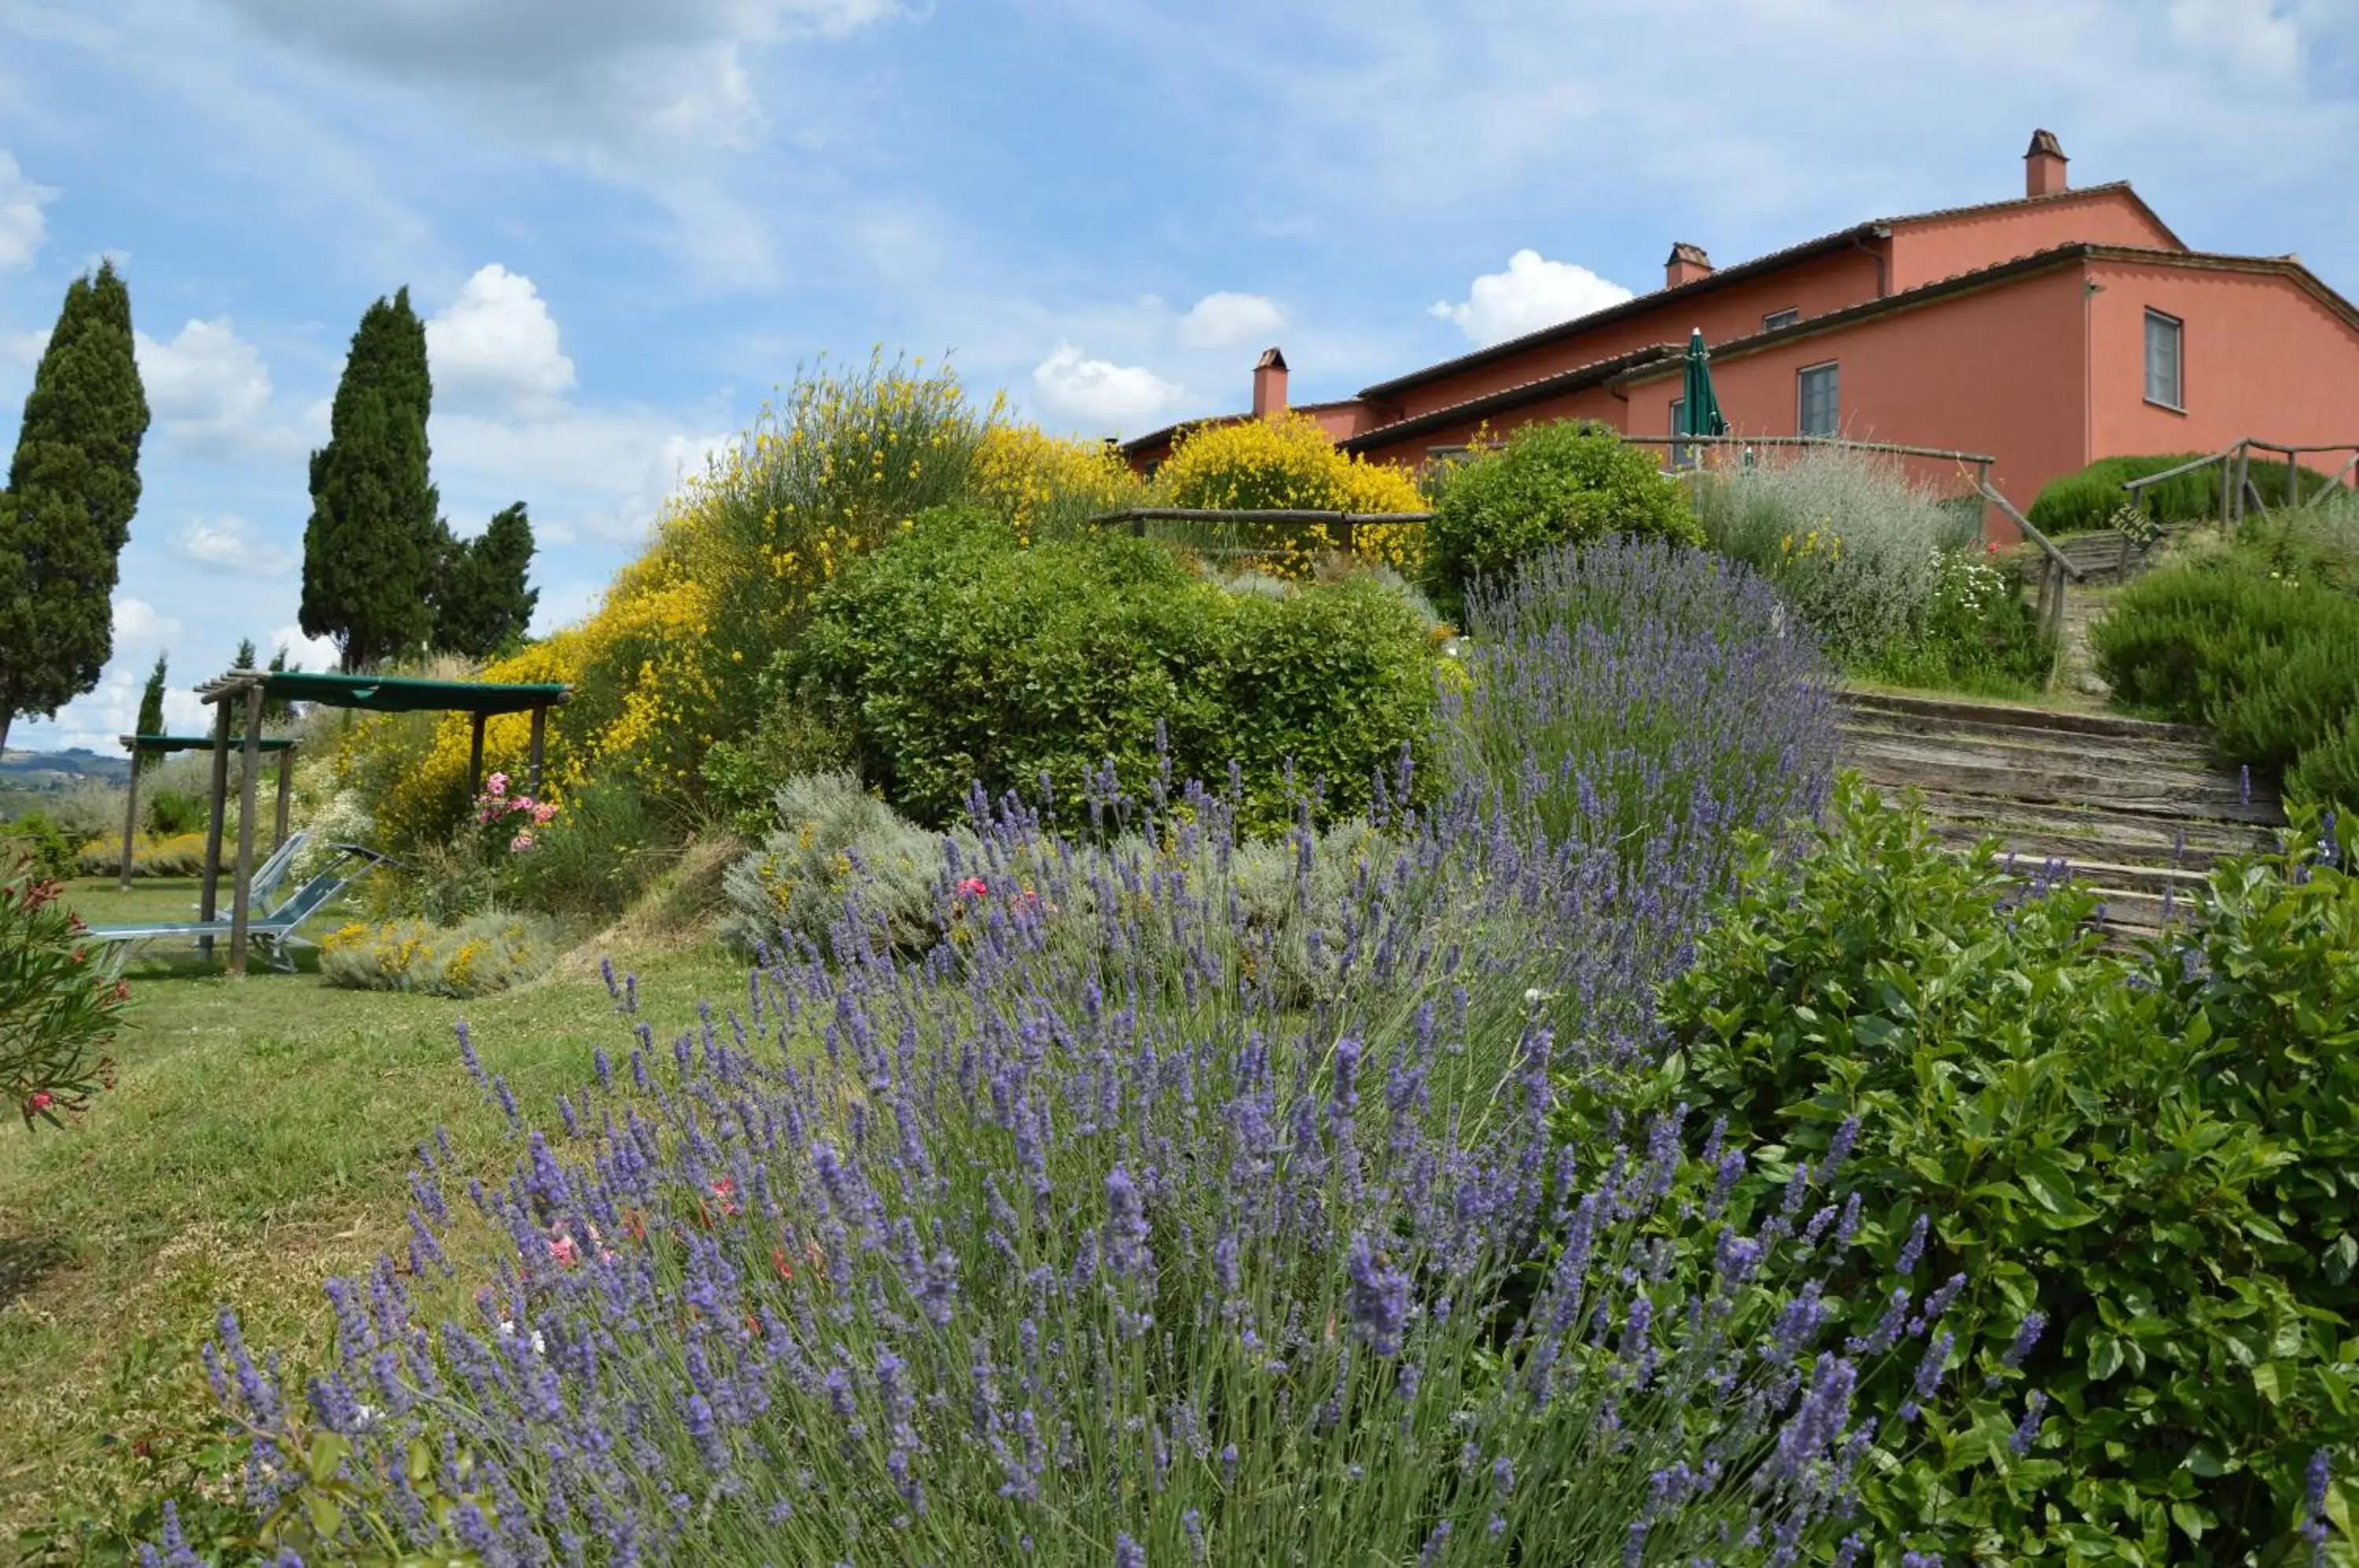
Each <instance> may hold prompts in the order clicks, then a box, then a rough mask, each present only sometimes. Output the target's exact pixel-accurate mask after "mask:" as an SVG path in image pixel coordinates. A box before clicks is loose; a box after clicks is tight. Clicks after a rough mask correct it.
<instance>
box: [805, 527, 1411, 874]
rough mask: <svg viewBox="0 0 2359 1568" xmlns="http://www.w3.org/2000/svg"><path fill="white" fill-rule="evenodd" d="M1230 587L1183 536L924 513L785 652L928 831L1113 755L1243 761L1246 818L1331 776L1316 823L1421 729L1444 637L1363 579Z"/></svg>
mask: <svg viewBox="0 0 2359 1568" xmlns="http://www.w3.org/2000/svg"><path fill="white" fill-rule="evenodd" d="M1431 646H1432V644H1431V639H1430V637H1429V636H1428V635H1427V628H1426V627H1425V626H1423V625H1422V624H1421V623H1420V621H1419V616H1418V615H1417V614H1416V612H1415V611H1414V610H1413V609H1412V607H1411V606H1410V605H1409V604H1408V602H1407V601H1405V600H1404V599H1403V598H1402V597H1401V596H1400V595H1399V594H1397V593H1394V592H1391V591H1389V590H1387V589H1386V587H1385V585H1384V584H1383V583H1380V582H1376V581H1373V580H1371V579H1369V578H1366V577H1354V578H1351V579H1348V580H1344V581H1341V582H1334V583H1311V584H1304V585H1299V586H1296V585H1277V593H1275V594H1272V593H1258V592H1256V593H1230V592H1227V591H1225V590H1223V588H1222V587H1221V586H1220V585H1219V584H1218V583H1213V582H1211V581H1208V580H1206V579H1205V578H1203V577H1201V576H1199V575H1197V574H1196V573H1195V572H1191V571H1190V569H1189V567H1188V566H1187V565H1186V564H1185V563H1184V562H1183V561H1181V560H1180V557H1179V556H1178V555H1177V554H1175V553H1174V551H1173V550H1171V549H1169V547H1167V546H1165V545H1164V544H1161V543H1159V542H1157V541H1154V540H1146V539H1130V538H1127V537H1125V536H1121V535H1093V536H1090V537H1086V538H1076V539H1063V540H1051V541H1048V542H1044V543H1041V544H1037V545H1034V546H1032V547H1031V548H1029V549H1026V548H1023V547H1022V546H1021V545H1020V544H1019V543H1018V542H1017V540H1016V536H1015V534H1014V533H1013V531H1012V530H1011V529H1009V528H1008V527H1007V526H1006V524H1005V523H1003V522H1001V521H999V520H998V519H996V518H995V517H988V516H985V515H982V514H978V513H973V512H960V511H944V512H940V513H936V514H930V515H929V516H928V517H925V518H923V519H921V520H920V521H919V526H918V527H917V528H916V529H915V530H914V531H913V532H912V533H911V534H910V535H908V537H907V538H904V539H899V540H897V541H896V542H895V543H893V544H892V545H890V546H888V547H886V549H885V550H880V551H878V552H877V553H876V554H875V555H874V556H872V557H870V558H869V559H868V560H867V561H864V562H863V563H862V564H861V566H859V567H858V568H856V569H855V570H854V571H853V572H849V573H847V574H846V575H845V576H844V577H843V578H842V579H841V580H839V581H838V582H836V583H833V584H832V585H831V586H830V587H829V588H828V589H827V590H826V591H825V592H824V593H821V595H820V596H819V598H818V600H817V602H816V604H815V611H814V617H813V620H812V622H811V625H810V627H809V628H808V630H807V632H806V634H805V635H804V637H803V638H802V639H801V641H800V642H799V644H798V645H797V647H796V648H795V649H794V651H793V654H792V658H791V660H790V669H791V671H792V673H793V676H794V679H795V680H796V681H799V683H800V684H801V686H802V688H803V694H804V697H805V700H806V701H807V702H810V705H811V706H812V707H813V708H814V709H815V710H816V711H818V712H819V713H821V714H823V715H825V716H826V717H827V718H828V719H829V720H830V721H831V722H832V723H833V724H835V725H836V726H837V727H838V728H839V729H840V730H841V731H842V732H843V734H844V735H847V736H848V737H849V738H850V740H851V743H852V746H853V752H854V755H855V756H856V757H857V759H858V762H859V765H860V769H861V772H862V774H863V776H864V777H865V778H866V779H868V780H869V781H870V782H871V783H874V784H875V785H876V786H877V787H878V788H879V789H881V790H882V792H883V794H884V796H885V798H886V800H888V801H890V802H891V803H892V804H893V805H894V806H895V807H896V808H897V809H898V810H900V811H904V812H906V813H907V814H908V816H910V817H911V818H913V819H915V820H916V821H917V822H919V823H921V824H925V825H929V826H935V827H940V826H944V825H947V824H949V823H951V822H954V821H955V820H957V818H958V817H959V815H960V814H961V813H962V811H964V810H965V809H966V803H967V799H968V794H969V790H970V788H971V786H973V785H974V784H976V783H978V782H979V783H980V784H981V785H982V787H983V788H984V791H985V792H986V793H987V794H989V795H992V796H997V795H999V794H1000V793H1002V792H1005V791H1007V790H1011V789H1012V790H1016V791H1019V792H1021V793H1023V794H1025V795H1026V796H1027V797H1029V798H1034V799H1036V800H1037V799H1039V798H1040V797H1041V794H1042V791H1043V790H1044V789H1045V790H1046V791H1047V798H1048V799H1049V800H1057V799H1062V800H1079V799H1080V798H1081V795H1082V781H1083V779H1085V778H1086V777H1088V776H1090V775H1092V774H1094V773H1096V772H1098V771H1099V770H1101V769H1102V768H1105V767H1107V766H1111V767H1112V768H1114V771H1115V774H1116V775H1117V777H1118V778H1120V779H1122V780H1123V781H1124V783H1125V785H1127V786H1132V787H1140V788H1143V787H1144V780H1145V779H1147V777H1149V776H1150V775H1151V774H1154V773H1156V772H1158V770H1160V769H1163V768H1170V769H1172V770H1174V772H1175V774H1176V776H1177V777H1181V778H1193V777H1206V778H1218V777H1221V776H1223V774H1224V773H1225V772H1226V771H1227V769H1228V767H1229V765H1230V764H1231V763H1232V762H1234V763H1236V764H1237V765H1238V766H1239V768H1241V769H1242V773H1243V776H1244V779H1245V790H1246V794H1247V798H1248V800H1249V806H1248V811H1247V817H1248V826H1249V828H1250V829H1252V830H1254V831H1260V830H1262V829H1265V828H1267V827H1271V826H1283V825H1284V824H1285V823H1286V822H1289V821H1290V820H1291V819H1292V817H1293V814H1294V811H1295V809H1296V803H1297V800H1298V798H1299V797H1300V796H1301V795H1303V794H1305V793H1307V792H1309V791H1310V789H1312V787H1313V786H1314V785H1319V786H1322V787H1323V793H1321V796H1320V801H1319V806H1318V810H1319V812H1320V814H1321V817H1322V818H1332V817H1336V816H1342V815H1349V814H1352V813H1353V812H1354V811H1360V810H1363V809H1364V808H1365V806H1366V805H1367V803H1368V801H1369V800H1370V798H1371V789H1372V782H1371V781H1372V779H1373V778H1374V776H1375V773H1376V772H1377V771H1378V770H1379V769H1381V768H1386V767H1389V766H1390V765H1391V764H1392V763H1393V762H1394V761H1395V759H1396V758H1397V756H1398V754H1399V753H1400V751H1401V749H1402V747H1403V746H1419V745H1421V744H1422V742H1423V740H1424V735H1425V729H1426V725H1427V723H1428V718H1429V715H1430V711H1431V706H1432V689H1433V688H1432V657H1431V654H1430V648H1431Z"/></svg>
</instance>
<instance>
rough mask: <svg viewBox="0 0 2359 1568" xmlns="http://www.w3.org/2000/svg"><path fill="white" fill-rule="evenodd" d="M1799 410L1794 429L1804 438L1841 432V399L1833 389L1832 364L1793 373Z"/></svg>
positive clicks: (1812, 366) (1833, 367) (1805, 366)
mask: <svg viewBox="0 0 2359 1568" xmlns="http://www.w3.org/2000/svg"><path fill="white" fill-rule="evenodd" d="M1794 379H1795V387H1796V395H1797V401H1798V402H1799V405H1800V407H1799V417H1798V418H1797V419H1796V421H1795V428H1796V430H1798V431H1799V433H1800V434H1802V435H1806V436H1831V435H1835V434H1837V433H1839V432H1840V431H1841V430H1842V429H1843V399H1842V397H1840V395H1839V394H1838V391H1837V387H1836V377H1835V365H1834V362H1833V361H1832V360H1830V361H1828V362H1827V363H1826V364H1824V365H1804V366H1803V367H1802V368H1801V369H1800V370H1799V371H1798V372H1796V373H1795V377H1794Z"/></svg>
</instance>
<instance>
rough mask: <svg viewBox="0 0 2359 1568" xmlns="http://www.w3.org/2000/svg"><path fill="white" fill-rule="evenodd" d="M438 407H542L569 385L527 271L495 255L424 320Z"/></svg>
mask: <svg viewBox="0 0 2359 1568" xmlns="http://www.w3.org/2000/svg"><path fill="white" fill-rule="evenodd" d="M426 353H427V359H428V363H429V365H430V366H431V368H432V370H433V373H434V400H435V404H436V406H437V407H438V408H440V407H449V408H452V409H453V410H456V411H462V412H465V411H472V412H479V413H504V412H510V411H516V412H530V411H532V410H535V409H540V408H548V407H549V406H550V405H552V404H553V402H554V400H555V399H556V398H558V397H560V396H561V395H562V394H564V393H565V392H566V391H568V390H569V389H571V387H572V386H573V362H572V361H571V359H568V358H567V357H566V355H565V351H564V349H563V348H562V347H561V346H560V343H559V339H558V332H557V321H556V318H555V317H553V316H551V315H550V314H549V302H548V301H547V300H545V299H542V298H541V297H540V291H539V290H538V289H536V288H535V287H534V286H533V281H532V279H531V278H527V277H526V276H525V275H524V274H522V273H520V272H510V271H509V270H508V269H507V268H506V267H502V266H500V265H499V264H498V263H496V262H495V263H493V264H492V265H490V266H488V267H483V268H481V269H480V270H478V271H477V272H476V273H475V275H474V276H473V278H468V279H467V283H466V287H465V288H463V289H461V290H460V291H459V298H458V299H456V300H455V301H454V302H453V303H452V304H451V308H450V309H449V310H445V311H443V312H442V313H441V314H440V315H439V316H435V317H432V318H430V319H429V321H427V323H426Z"/></svg>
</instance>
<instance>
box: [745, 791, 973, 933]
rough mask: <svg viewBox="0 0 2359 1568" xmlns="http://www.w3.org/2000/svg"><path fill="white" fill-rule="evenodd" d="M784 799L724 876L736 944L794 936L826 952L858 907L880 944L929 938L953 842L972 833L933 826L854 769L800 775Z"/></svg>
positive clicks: (867, 928)
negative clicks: (932, 829)
mask: <svg viewBox="0 0 2359 1568" xmlns="http://www.w3.org/2000/svg"><path fill="white" fill-rule="evenodd" d="M776 801H777V826H776V827H775V828H773V829H772V830H771V831H770V832H769V833H766V834H765V835H764V836H763V839H762V844H761V847H760V848H758V849H756V850H755V851H753V852H752V853H751V854H749V855H746V856H745V858H744V859H742V860H740V861H738V862H737V864H736V865H734V866H731V867H730V868H729V871H728V873H727V875H726V876H725V877H724V878H723V884H722V886H723V891H724V893H725V895H726V897H727V898H728V901H729V911H730V912H729V915H728V918H727V920H725V921H724V922H723V928H722V931H723V935H724V936H725V937H726V938H727V939H728V941H729V942H730V944H731V945H732V946H734V947H735V948H737V949H739V950H740V951H741V952H747V953H751V952H755V951H756V950H758V949H763V948H768V949H771V950H774V951H775V950H776V949H777V947H778V946H779V940H780V938H781V936H787V937H793V938H799V939H801V940H802V941H804V942H810V944H811V946H812V947H813V948H815V949H816V950H817V951H819V952H821V953H828V952H831V951H834V950H836V948H837V947H839V946H840V945H841V944H840V943H839V942H837V941H836V936H837V931H838V928H839V927H842V926H843V925H845V923H846V922H847V921H848V920H852V919H853V917H854V914H855V912H856V916H857V920H858V923H859V925H860V927H861V929H862V932H863V935H864V937H865V938H866V939H867V940H868V941H870V942H875V943H876V944H877V945H879V946H881V947H885V948H892V949H899V950H902V951H905V952H906V951H913V950H915V949H917V948H919V947H921V946H923V945H925V944H926V943H927V942H929V941H930V940H931V938H932V937H933V935H934V934H935V933H936V932H937V931H938V930H939V929H940V921H939V920H938V919H937V912H938V910H940V909H942V908H943V907H944V905H945V903H946V899H945V897H944V895H945V893H946V891H947V889H945V887H943V885H942V878H943V876H944V872H945V867H946V866H947V864H948V855H947V851H946V848H945V845H946V844H948V843H950V842H951V841H954V840H958V839H961V838H962V837H963V838H966V839H969V840H971V839H972V835H971V834H962V833H960V832H957V831H953V832H952V833H948V834H944V833H929V832H928V831H927V830H925V829H924V828H921V827H919V826H918V824H917V823H915V822H910V821H909V820H908V818H907V817H904V816H902V815H901V814H900V813H898V812H897V811H894V810H893V808H892V807H890V806H888V805H886V803H885V802H884V801H882V800H878V799H877V798H876V797H875V796H874V795H872V794H870V793H869V792H868V791H867V789H864V787H863V786H862V785H861V782H860V778H859V775H857V774H854V773H851V772H848V771H833V772H827V773H803V774H798V775H796V776H795V777H793V778H790V779H788V780H787V781H786V782H785V783H783V784H781V785H779V786H778V790H777V797H776ZM855 889H856V897H855Z"/></svg>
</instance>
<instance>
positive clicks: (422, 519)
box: [300, 289, 442, 671]
mask: <svg viewBox="0 0 2359 1568" xmlns="http://www.w3.org/2000/svg"><path fill="white" fill-rule="evenodd" d="M433 399H434V387H433V379H432V377H431V376H430V375H429V372H428V369H427V365H426V325H425V323H424V322H422V321H419V319H418V316H417V313H416V312H415V311H413V310H411V309H410V308H409V290H408V289H400V290H398V291H397V293H396V294H395V295H394V297H393V298H392V299H390V300H386V299H379V300H377V301H376V303H375V304H374V305H371V306H370V307H369V308H368V310H367V312H366V313H365V314H364V315H363V316H362V317H361V324H360V329H359V330H358V331H357V332H353V346H352V352H351V353H350V354H348V355H347V356H346V357H345V360H344V374H343V378H342V380H341V381H340V382H338V383H337V386H336V398H335V402H334V403H333V404H332V406H331V408H330V410H329V415H328V444H327V445H326V446H324V447H322V448H321V449H320V450H319V451H318V452H313V453H312V454H311V520H310V523H309V524H308V525H307V526H306V527H305V528H304V530H303V607H302V615H301V617H300V618H301V621H302V626H303V630H304V631H305V632H307V633H309V634H310V635H311V636H313V637H333V638H335V639H336V646H337V647H338V648H340V649H341V650H342V656H343V657H342V665H343V668H344V669H345V670H347V671H351V670H363V669H366V668H368V667H370V666H372V665H375V664H379V663H382V662H384V661H385V660H387V659H398V658H400V657H402V656H403V655H405V654H408V653H411V652H413V651H415V650H416V649H417V648H419V647H420V646H421V645H422V644H424V643H425V641H426V640H427V638H428V637H429V635H430V634H431V633H432V631H433V629H434V619H433V616H434V612H433V607H432V605H431V604H430V603H429V591H430V589H431V587H432V584H433V580H434V575H435V572H436V568H437V567H438V565H439V564H440V537H441V533H442V528H441V523H440V518H439V517H438V516H437V510H436V508H437V506H438V500H437V497H436V495H435V491H434V485H433V483H432V481H431V479H430V477H429V473H428V455H429V454H428V452H427V444H426V419H427V415H428V414H429V412H430V411H431V408H432V405H433Z"/></svg>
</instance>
